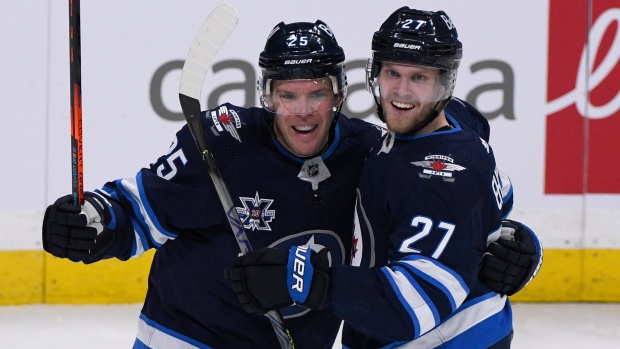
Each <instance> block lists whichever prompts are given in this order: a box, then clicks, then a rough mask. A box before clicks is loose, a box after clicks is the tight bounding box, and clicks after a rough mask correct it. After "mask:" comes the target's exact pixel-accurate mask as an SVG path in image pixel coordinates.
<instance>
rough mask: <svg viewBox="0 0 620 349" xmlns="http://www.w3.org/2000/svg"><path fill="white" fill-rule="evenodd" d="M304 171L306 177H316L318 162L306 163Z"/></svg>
mask: <svg viewBox="0 0 620 349" xmlns="http://www.w3.org/2000/svg"><path fill="white" fill-rule="evenodd" d="M306 173H307V174H308V177H316V175H318V174H319V164H318V163H316V162H312V163H309V164H308V168H306Z"/></svg>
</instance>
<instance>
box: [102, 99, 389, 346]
mask: <svg viewBox="0 0 620 349" xmlns="http://www.w3.org/2000/svg"><path fill="white" fill-rule="evenodd" d="M265 113H266V112H265V111H264V110H263V109H259V108H251V109H244V108H240V107H236V106H233V105H230V104H224V105H222V106H220V107H218V108H216V109H214V110H210V111H207V112H206V114H204V115H203V117H204V129H205V133H206V135H207V137H208V139H209V141H210V144H211V147H212V150H213V153H214V157H215V159H216V162H217V164H218V166H219V168H220V171H221V173H222V176H223V178H224V181H225V182H226V185H227V187H228V189H229V191H230V194H231V197H232V199H233V201H234V202H233V204H234V206H235V207H236V209H237V211H238V213H239V216H240V218H241V220H242V223H243V226H244V228H245V230H246V232H247V235H248V238H249V240H250V243H251V245H252V247H253V248H254V249H256V248H260V247H266V246H271V247H278V248H283V249H289V248H290V246H293V245H306V244H307V245H310V246H312V247H313V248H314V249H317V250H319V249H321V248H323V247H326V248H329V250H330V253H331V258H332V261H333V262H334V263H335V264H342V263H344V262H345V261H348V260H349V258H350V250H351V235H352V230H353V216H354V212H353V207H354V205H355V188H356V186H357V184H358V180H359V176H360V174H361V169H362V165H363V163H364V160H365V158H366V156H367V155H368V153H369V151H370V149H371V147H372V146H373V145H374V146H377V145H378V144H380V138H381V135H382V134H383V133H384V130H382V129H381V128H379V127H377V126H375V125H372V124H369V123H366V122H363V121H361V120H357V119H351V120H349V119H347V118H345V117H340V118H339V120H338V124H337V126H336V127H335V134H334V142H333V144H332V145H331V146H330V148H329V149H328V150H327V151H326V152H325V153H324V154H323V155H322V156H321V157H320V158H315V159H310V160H304V159H300V158H297V157H295V156H293V155H292V154H290V153H289V152H288V151H286V150H285V149H284V148H283V147H282V146H281V145H280V144H279V143H278V142H277V141H276V140H275V139H274V138H273V136H272V132H271V129H270V126H269V125H268V124H267V123H268V117H267V116H266V115H265ZM102 191H103V192H104V193H107V194H108V195H109V197H110V203H111V205H112V207H113V221H112V223H111V224H110V225H109V226H108V228H112V229H115V230H116V234H115V240H114V245H113V246H112V247H111V248H110V249H109V251H108V253H107V255H106V256H105V258H109V257H117V258H119V259H121V260H126V259H129V258H133V257H136V256H139V255H140V254H142V253H143V252H144V251H146V250H148V249H150V248H156V249H157V251H156V253H155V256H154V260H153V263H152V267H151V270H150V274H149V280H148V291H147V295H146V300H145V302H144V307H143V309H142V313H141V315H140V322H139V329H138V335H137V340H136V344H135V346H134V348H218V349H219V348H235V349H239V348H277V347H279V344H278V341H277V338H276V335H275V333H274V331H273V328H272V327H271V324H270V322H269V320H268V319H267V318H266V317H264V316H260V315H254V314H248V313H246V312H245V310H244V309H243V307H242V306H241V304H240V303H239V300H238V299H237V296H236V294H235V293H234V292H233V290H232V287H231V285H230V282H229V280H226V279H225V278H224V269H225V268H226V267H229V266H231V265H232V264H233V263H234V261H235V258H236V257H237V255H238V252H239V248H238V245H237V241H236V239H235V237H234V235H233V233H232V231H231V229H230V226H229V223H228V220H227V218H226V216H225V214H224V210H223V209H222V205H221V203H220V201H219V199H218V196H217V194H216V191H215V188H214V186H213V184H212V182H211V180H210V178H209V177H208V174H207V171H206V169H205V164H204V161H203V160H202V158H201V155H200V154H199V152H198V150H197V147H196V144H195V142H194V139H193V138H192V135H191V133H190V131H189V129H188V128H187V126H185V127H183V128H182V129H181V130H180V131H179V132H178V133H177V135H176V138H175V140H174V142H173V143H172V145H171V146H170V149H169V152H168V153H167V154H166V155H164V156H162V157H161V158H159V159H158V160H157V161H156V162H155V163H153V164H151V166H150V168H145V169H142V170H141V171H140V172H139V173H138V174H137V175H136V176H135V177H130V178H123V179H119V180H116V181H113V182H109V183H107V184H106V185H105V186H104V187H103V189H102ZM90 262H92V261H90ZM282 313H283V315H284V316H285V323H286V325H287V327H288V328H289V330H290V332H291V334H292V336H293V338H294V339H295V342H296V347H297V348H300V349H303V348H312V349H316V348H332V345H333V342H334V341H335V338H336V335H337V333H338V330H339V327H340V323H341V321H340V319H338V318H337V317H336V316H334V315H333V314H332V313H330V312H329V311H312V312H310V311H309V310H307V309H305V308H301V307H289V308H287V309H283V310H282ZM308 323H312V324H313V326H307V324H308Z"/></svg>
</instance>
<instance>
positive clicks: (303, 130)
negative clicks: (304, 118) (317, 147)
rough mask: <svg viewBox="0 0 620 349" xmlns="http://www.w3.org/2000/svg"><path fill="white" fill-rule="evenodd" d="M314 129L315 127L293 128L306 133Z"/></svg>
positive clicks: (302, 126) (301, 126)
mask: <svg viewBox="0 0 620 349" xmlns="http://www.w3.org/2000/svg"><path fill="white" fill-rule="evenodd" d="M315 127H316V125H300V126H295V129H296V130H297V131H300V132H307V131H311V130H313V129H314V128H315Z"/></svg>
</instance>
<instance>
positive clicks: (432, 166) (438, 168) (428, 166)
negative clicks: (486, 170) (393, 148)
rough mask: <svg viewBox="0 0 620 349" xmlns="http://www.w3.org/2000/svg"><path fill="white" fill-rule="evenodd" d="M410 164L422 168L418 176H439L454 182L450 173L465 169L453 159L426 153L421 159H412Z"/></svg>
mask: <svg viewBox="0 0 620 349" xmlns="http://www.w3.org/2000/svg"><path fill="white" fill-rule="evenodd" d="M412 164H413V165H415V166H420V167H422V168H424V169H423V170H422V173H419V175H420V177H422V178H431V177H432V176H440V177H442V178H443V180H444V181H445V182H454V178H453V177H452V173H453V172H454V171H463V170H464V169H465V167H463V166H460V165H457V164H455V163H454V159H452V158H451V157H448V156H445V155H428V156H426V157H424V160H423V161H414V162H412Z"/></svg>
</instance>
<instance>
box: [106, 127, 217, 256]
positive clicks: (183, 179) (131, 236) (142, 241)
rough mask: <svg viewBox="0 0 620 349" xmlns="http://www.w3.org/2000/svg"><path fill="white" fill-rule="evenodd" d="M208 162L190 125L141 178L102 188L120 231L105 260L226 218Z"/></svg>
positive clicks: (134, 252)
mask: <svg viewBox="0 0 620 349" xmlns="http://www.w3.org/2000/svg"><path fill="white" fill-rule="evenodd" d="M204 166H205V165H204V161H203V160H202V158H201V155H200V154H199V152H198V149H197V147H196V144H195V143H194V140H193V137H192V135H191V133H190V131H189V129H188V127H187V126H184V127H183V128H182V129H181V130H180V131H179V132H177V134H176V137H175V139H174V141H173V142H172V144H171V146H170V148H169V151H168V153H167V154H165V155H163V156H161V157H160V158H158V159H157V161H155V162H154V163H152V164H151V165H150V166H149V167H148V168H143V169H141V170H140V171H139V172H138V173H137V174H136V175H135V176H133V177H126V178H121V179H117V180H114V181H110V182H108V183H106V184H105V185H104V186H103V188H101V190H98V192H99V193H101V194H103V195H105V196H106V197H107V199H108V203H109V204H110V206H111V208H112V217H113V218H112V221H111V222H110V224H109V225H108V227H107V228H108V229H113V230H115V234H114V235H115V239H114V242H113V245H112V247H111V248H110V249H109V250H108V253H107V254H106V255H104V256H103V258H110V257H116V258H118V259H121V260H126V259H129V258H133V257H137V256H139V255H141V254H143V253H144V252H145V251H147V250H149V249H151V248H159V247H161V246H162V245H164V244H165V243H166V241H168V240H174V239H175V238H176V237H177V235H178V234H180V233H191V232H192V231H194V230H197V229H201V228H204V227H207V226H210V225H216V224H220V223H221V222H225V217H224V215H223V213H222V209H221V204H220V202H219V201H218V199H217V195H216V193H215V188H214V187H213V184H212V183H211V181H210V180H209V178H208V175H207V172H206V170H205V167H204Z"/></svg>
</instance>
